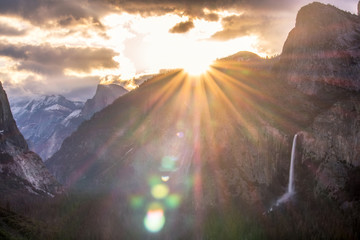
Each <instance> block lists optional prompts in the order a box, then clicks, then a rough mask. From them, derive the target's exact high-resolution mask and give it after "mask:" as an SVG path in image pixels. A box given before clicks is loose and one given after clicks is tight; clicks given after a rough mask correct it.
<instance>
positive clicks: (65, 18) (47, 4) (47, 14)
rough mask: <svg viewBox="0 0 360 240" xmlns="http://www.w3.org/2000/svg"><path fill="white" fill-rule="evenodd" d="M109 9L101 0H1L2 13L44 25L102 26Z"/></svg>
mask: <svg viewBox="0 0 360 240" xmlns="http://www.w3.org/2000/svg"><path fill="white" fill-rule="evenodd" d="M109 11H110V9H109V4H107V3H106V4H104V3H103V2H102V1H99V0H77V1H70V0H1V1H0V14H1V15H11V16H20V17H21V18H23V19H26V20H28V21H30V22H31V23H32V24H34V25H40V26H43V27H44V26H46V27H53V26H69V25H78V24H91V25H93V26H95V27H100V28H102V27H103V26H102V25H101V23H100V21H99V18H100V17H101V16H103V15H105V14H106V13H107V12H109Z"/></svg>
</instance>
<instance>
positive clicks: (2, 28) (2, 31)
mask: <svg viewBox="0 0 360 240" xmlns="http://www.w3.org/2000/svg"><path fill="white" fill-rule="evenodd" d="M26 32H27V31H26V30H24V29H21V30H19V29H16V28H13V27H11V26H9V25H7V24H3V23H0V36H24V35H25V34H26Z"/></svg>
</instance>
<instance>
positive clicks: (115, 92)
mask: <svg viewBox="0 0 360 240" xmlns="http://www.w3.org/2000/svg"><path fill="white" fill-rule="evenodd" d="M127 92H128V91H127V90H126V89H125V88H123V87H122V86H120V85H117V84H108V85H103V84H99V85H98V86H97V88H96V93H95V95H94V97H93V98H91V99H88V100H87V101H86V102H85V105H84V107H83V108H82V109H81V113H80V115H81V116H82V117H83V118H85V119H86V120H89V119H90V118H91V117H92V115H94V113H96V112H98V111H100V110H102V109H103V108H105V107H106V106H108V105H110V104H111V103H113V101H114V100H115V99H117V98H118V97H120V96H122V95H124V94H125V93H127Z"/></svg>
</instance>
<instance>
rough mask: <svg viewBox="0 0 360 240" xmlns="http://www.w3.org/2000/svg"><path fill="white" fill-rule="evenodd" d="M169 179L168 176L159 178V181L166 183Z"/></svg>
mask: <svg viewBox="0 0 360 240" xmlns="http://www.w3.org/2000/svg"><path fill="white" fill-rule="evenodd" d="M169 179H170V177H169V176H161V180H162V181H163V182H167V181H169Z"/></svg>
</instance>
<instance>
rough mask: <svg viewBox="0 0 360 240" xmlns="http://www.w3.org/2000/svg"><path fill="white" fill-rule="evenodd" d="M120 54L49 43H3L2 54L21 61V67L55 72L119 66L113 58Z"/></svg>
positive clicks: (85, 70)
mask: <svg viewBox="0 0 360 240" xmlns="http://www.w3.org/2000/svg"><path fill="white" fill-rule="evenodd" d="M116 55H117V53H115V52H114V51H113V50H111V49H106V48H67V47H56V48H53V47H51V46H50V45H43V46H31V45H26V46H15V45H8V44H1V43H0V56H7V57H10V58H13V59H15V60H17V61H18V62H19V65H18V70H29V71H32V72H36V73H40V74H45V75H55V74H61V73H62V72H63V70H64V69H66V68H69V69H72V70H74V71H79V72H85V73H89V72H90V71H91V70H92V69H96V68H116V67H118V63H117V62H116V61H114V60H113V57H115V56H116Z"/></svg>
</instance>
